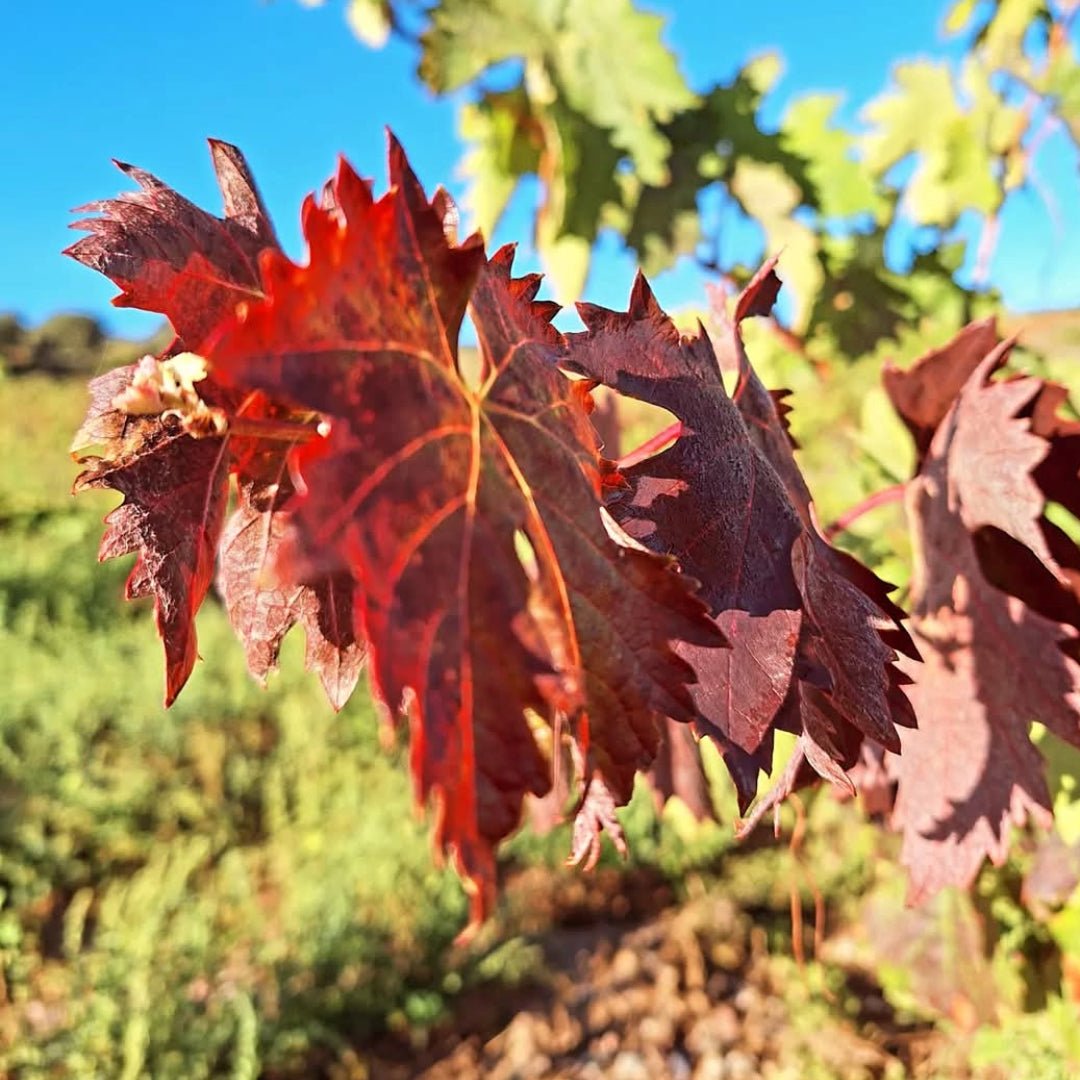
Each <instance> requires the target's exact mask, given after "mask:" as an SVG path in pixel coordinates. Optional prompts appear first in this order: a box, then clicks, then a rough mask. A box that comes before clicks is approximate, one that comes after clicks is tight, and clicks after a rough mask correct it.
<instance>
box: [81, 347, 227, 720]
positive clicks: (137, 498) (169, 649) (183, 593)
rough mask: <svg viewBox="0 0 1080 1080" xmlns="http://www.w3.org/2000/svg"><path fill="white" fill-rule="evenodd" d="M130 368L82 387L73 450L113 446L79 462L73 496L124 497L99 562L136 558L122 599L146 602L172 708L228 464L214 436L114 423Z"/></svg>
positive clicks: (145, 422)
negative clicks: (106, 454)
mask: <svg viewBox="0 0 1080 1080" xmlns="http://www.w3.org/2000/svg"><path fill="white" fill-rule="evenodd" d="M131 370H132V369H130V368H125V369H122V370H121V371H120V372H109V373H108V374H106V375H103V376H101V377H100V378H98V379H95V380H94V381H93V383H91V407H90V411H89V413H88V416H87V419H86V420H85V421H84V423H83V426H82V427H81V428H80V431H79V434H78V435H77V436H76V442H75V449H81V448H82V447H83V446H84V445H86V440H88V439H94V440H95V441H96V440H97V439H99V438H101V437H102V436H108V437H110V438H112V439H113V440H114V442H115V445H114V448H113V456H112V457H110V458H84V459H83V463H84V464H85V465H86V466H87V467H86V468H85V469H84V471H83V472H82V473H80V474H79V476H78V478H77V479H76V481H75V487H74V490H75V491H76V492H79V491H88V490H91V489H94V488H112V489H113V490H115V491H119V492H120V493H121V494H122V495H123V496H124V502H123V503H122V504H121V505H120V506H118V507H117V508H116V509H115V510H113V511H112V512H111V513H110V514H109V515H108V517H107V518H106V519H105V520H106V526H107V527H106V529H105V534H104V536H103V537H102V539H101V547H100V549H99V552H98V558H99V559H101V560H104V559H112V558H115V557H117V556H119V555H128V554H131V553H132V552H136V553H137V554H138V558H137V559H136V562H135V566H134V568H133V570H132V571H131V575H130V576H129V577H128V582H127V597H128V599H129V600H131V599H135V598H138V597H144V596H153V597H154V618H155V620H156V622H157V628H158V632H159V634H160V635H161V638H162V641H163V642H164V644H165V669H166V673H165V704H166V705H171V704H172V702H173V701H174V700H175V699H176V695H177V694H178V693H179V692H180V690H181V688H182V687H183V685H184V683H185V682H186V681H187V679H188V676H189V675H190V674H191V670H192V668H193V667H194V665H195V659H196V657H197V656H198V649H197V645H196V635H195V613H196V612H197V611H198V610H199V605H200V604H201V603H202V601H203V599H204V598H205V596H206V591H207V589H208V588H209V587H210V582H211V581H212V580H213V574H214V558H215V554H216V550H217V542H218V537H219V536H220V534H221V526H222V521H223V519H224V515H225V506H226V502H227V499H228V491H229V487H228V483H229V473H228V457H227V455H226V453H225V446H224V440H222V439H192V438H191V437H190V436H188V435H182V434H175V433H170V432H169V431H168V430H167V429H166V426H165V425H163V424H162V423H161V422H160V421H158V420H157V419H156V418H154V419H146V418H141V417H139V418H135V417H129V418H126V420H125V421H124V422H121V421H119V420H118V418H117V416H116V414H115V410H112V409H111V407H110V406H109V405H108V404H106V397H107V395H110V394H111V393H112V392H113V391H114V390H115V391H117V392H118V391H119V390H120V389H121V388H122V387H123V386H124V385H126V382H129V381H130V375H131ZM111 400H112V398H111V397H108V401H109V402H111ZM113 433H115V434H113Z"/></svg>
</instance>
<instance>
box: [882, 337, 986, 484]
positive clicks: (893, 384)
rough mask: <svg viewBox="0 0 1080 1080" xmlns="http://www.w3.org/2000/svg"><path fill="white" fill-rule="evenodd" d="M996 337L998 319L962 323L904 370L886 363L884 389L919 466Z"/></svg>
mask: <svg viewBox="0 0 1080 1080" xmlns="http://www.w3.org/2000/svg"><path fill="white" fill-rule="evenodd" d="M999 340H1000V339H999V337H998V332H997V321H996V320H995V319H992V318H990V319H982V320H981V321H979V322H973V323H971V324H970V325H968V326H965V327H964V329H963V330H961V331H960V333H959V334H957V335H956V337H954V338H953V339H952V341H950V342H949V343H948V344H947V345H945V346H943V347H942V348H940V349H931V351H930V352H928V353H926V354H925V355H924V356H922V357H920V358H919V359H918V360H917V361H916V362H915V363H914V364H913V365H912V366H911V367H910V368H908V369H907V370H902V369H900V368H898V367H896V366H895V365H894V364H886V365H885V370H884V371H883V372H882V376H881V377H882V380H883V381H884V383H885V391H886V393H888V395H889V398H890V399H891V400H892V403H893V407H894V408H895V409H896V411H897V412H898V413H899V414H900V419H901V420H903V421H904V423H905V424H907V426H908V430H909V431H910V432H911V437H912V438H913V439H914V440H915V449H916V452H917V454H918V464H919V465H921V464H922V462H923V459H924V458H925V457H926V453H927V451H928V450H929V449H930V442H931V440H932V439H933V437H934V432H935V431H937V429H938V427H939V425H940V424H941V422H942V420H944V419H945V416H946V414H947V413H948V411H949V409H951V408H952V405H953V402H954V401H955V400H956V398H957V396H958V395H959V393H960V390H961V388H962V387H963V385H964V383H966V382H967V381H968V379H969V378H970V377H971V374H972V372H974V370H975V369H976V368H977V367H978V366H979V364H980V363H982V361H983V359H984V358H985V357H986V356H987V354H988V353H990V352H991V351H992V350H993V348H994V346H996V345H997V343H998V341H999Z"/></svg>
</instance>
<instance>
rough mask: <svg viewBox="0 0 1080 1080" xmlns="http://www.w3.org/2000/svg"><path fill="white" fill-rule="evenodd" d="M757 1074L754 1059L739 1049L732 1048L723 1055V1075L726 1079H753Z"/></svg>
mask: <svg viewBox="0 0 1080 1080" xmlns="http://www.w3.org/2000/svg"><path fill="white" fill-rule="evenodd" d="M757 1075H758V1068H757V1065H756V1064H755V1062H754V1059H753V1058H752V1057H751V1056H750V1055H749V1054H744V1053H743V1052H742V1051H741V1050H732V1051H731V1052H730V1053H729V1054H727V1055H725V1057H724V1076H725V1078H726V1080H753V1078H754V1077H756V1076H757Z"/></svg>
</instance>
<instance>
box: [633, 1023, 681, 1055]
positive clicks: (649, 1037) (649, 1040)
mask: <svg viewBox="0 0 1080 1080" xmlns="http://www.w3.org/2000/svg"><path fill="white" fill-rule="evenodd" d="M638 1035H639V1036H640V1037H641V1041H642V1043H644V1044H645V1045H646V1046H656V1047H659V1048H660V1049H661V1050H668V1049H670V1048H671V1047H672V1046H673V1045H674V1044H675V1025H674V1024H673V1023H672V1022H671V1021H670V1020H669V1019H668V1018H667V1017H666V1016H646V1017H645V1018H644V1019H643V1020H642V1021H641V1023H640V1024H638Z"/></svg>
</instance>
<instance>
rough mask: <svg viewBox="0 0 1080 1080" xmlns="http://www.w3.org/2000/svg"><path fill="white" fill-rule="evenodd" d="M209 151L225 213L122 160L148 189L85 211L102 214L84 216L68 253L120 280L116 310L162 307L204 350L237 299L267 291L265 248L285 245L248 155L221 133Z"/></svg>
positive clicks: (194, 346) (182, 334) (188, 343)
mask: <svg viewBox="0 0 1080 1080" xmlns="http://www.w3.org/2000/svg"><path fill="white" fill-rule="evenodd" d="M210 154H211V157H212V158H213V162H214V171H215V173H216V174H217V181H218V186H219V187H220V189H221V194H222V198H223V199H224V203H225V217H224V218H217V217H214V216H213V215H212V214H208V213H207V212H206V211H205V210H201V209H200V208H199V207H197V206H196V205H195V204H194V203H191V202H189V201H188V200H187V199H185V198H184V197H183V196H182V195H180V194H178V193H177V192H175V191H173V189H172V188H170V187H168V186H167V185H166V184H163V183H162V182H161V181H160V180H159V179H158V178H157V177H156V176H152V175H151V174H150V173H148V172H143V170H142V169H137V168H135V167H134V166H133V165H125V164H124V163H122V162H119V161H118V162H117V163H116V164H117V167H118V168H119V169H120V170H121V171H122V172H124V173H125V174H126V175H128V176H130V177H131V178H132V179H133V180H134V181H135V182H136V183H137V184H138V185H139V187H140V188H141V189H142V190H141V191H138V192H135V193H133V194H124V195H120V196H119V197H117V198H115V199H105V200H102V201H101V202H93V203H90V204H88V205H87V206H82V207H79V212H83V211H85V212H90V213H95V214H100V215H101V216H100V217H94V218H87V219H85V220H82V221H78V222H76V223H75V224H74V225H73V226H72V228H75V229H83V230H85V231H86V232H88V233H89V234H90V235H89V236H85V237H83V239H81V240H78V241H76V242H75V243H74V244H72V245H71V247H69V248H68V249H67V250H66V252H65V254H67V255H70V256H71V257H72V258H73V259H76V260H77V261H79V262H81V263H83V265H85V266H88V267H90V268H91V269H92V270H97V271H99V272H100V273H102V274H104V275H105V276H106V277H107V278H111V279H112V280H113V281H114V282H116V284H117V285H119V286H120V289H121V293H120V295H119V296H118V297H117V298H116V299H115V300H114V301H113V303H114V304H115V305H116V306H117V307H135V308H141V309H142V310H143V311H158V312H161V314H163V315H165V316H166V317H167V318H168V320H169V321H170V322H171V323H172V325H173V329H174V330H175V331H176V334H177V336H178V337H179V338H180V339H181V340H182V342H183V344H184V348H187V349H190V350H193V351H195V352H198V351H199V350H200V349H201V348H202V346H203V345H204V344H205V342H206V339H207V338H208V336H209V335H210V334H211V332H212V331H213V330H214V329H216V327H217V326H218V324H219V323H220V322H221V320H222V318H223V317H224V316H226V315H230V314H231V313H232V311H233V309H234V308H235V306H236V305H237V304H238V303H240V302H241V301H247V300H253V299H258V298H259V297H261V296H262V294H263V290H262V278H261V275H260V272H259V266H258V257H259V254H260V253H261V252H262V251H264V250H266V249H271V250H274V251H277V250H279V248H278V242H277V238H276V237H275V235H274V229H273V226H272V225H271V223H270V219H269V217H268V216H267V214H266V211H265V209H264V208H263V204H262V199H261V197H260V196H259V192H258V190H257V188H256V187H255V182H254V180H253V179H252V177H251V173H250V171H249V169H248V166H247V162H246V161H245V160H244V157H243V155H242V154H241V153H240V151H239V150H237V148H236V147H235V146H230V145H229V144H228V143H225V142H221V141H219V140H217V139H211V140H210Z"/></svg>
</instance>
